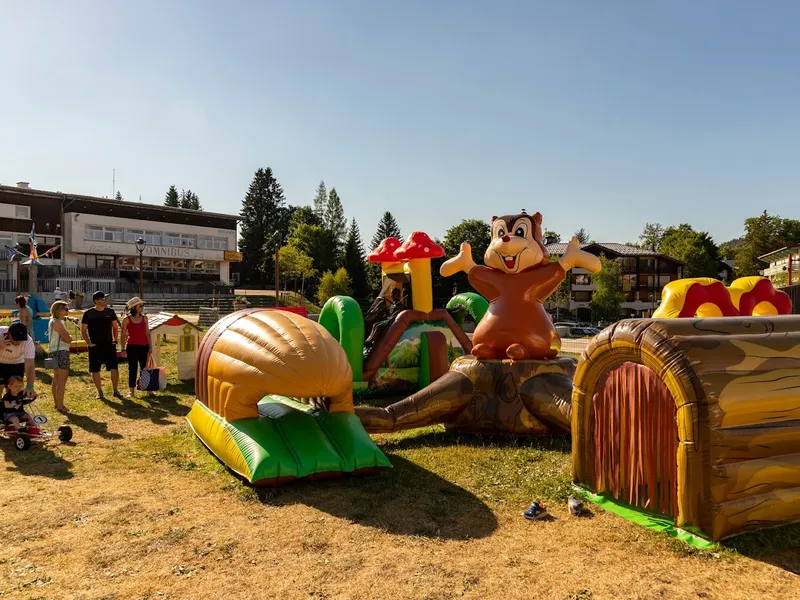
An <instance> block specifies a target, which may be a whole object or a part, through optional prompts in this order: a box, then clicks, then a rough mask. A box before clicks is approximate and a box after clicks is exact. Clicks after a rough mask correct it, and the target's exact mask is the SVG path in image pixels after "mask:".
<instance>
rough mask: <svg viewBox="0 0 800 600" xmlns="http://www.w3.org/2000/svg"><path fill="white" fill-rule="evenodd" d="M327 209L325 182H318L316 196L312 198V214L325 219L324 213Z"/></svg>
mask: <svg viewBox="0 0 800 600" xmlns="http://www.w3.org/2000/svg"><path fill="white" fill-rule="evenodd" d="M327 207H328V192H327V190H326V189H325V182H324V181H320V182H319V187H318V188H317V195H316V196H314V212H315V213H316V215H317V216H318V217H319V218H320V220H324V219H325V211H326V209H327Z"/></svg>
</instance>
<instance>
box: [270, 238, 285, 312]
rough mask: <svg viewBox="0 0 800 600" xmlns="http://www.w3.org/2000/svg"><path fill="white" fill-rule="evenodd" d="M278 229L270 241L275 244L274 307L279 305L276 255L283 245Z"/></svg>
mask: <svg viewBox="0 0 800 600" xmlns="http://www.w3.org/2000/svg"><path fill="white" fill-rule="evenodd" d="M282 233H283V232H282V231H281V230H280V229H276V230H275V233H273V234H272V239H273V240H275V241H276V244H275V306H280V305H281V291H280V289H281V288H280V267H279V266H278V254H279V253H280V250H281V244H282V243H283V235H282Z"/></svg>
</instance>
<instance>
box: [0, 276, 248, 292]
mask: <svg viewBox="0 0 800 600" xmlns="http://www.w3.org/2000/svg"><path fill="white" fill-rule="evenodd" d="M17 285H18V284H17V280H16V279H0V293H15V292H16V291H17V289H20V290H22V292H23V293H26V294H27V293H28V278H27V277H22V278H21V279H20V282H19V288H17ZM56 286H58V287H59V288H60V289H61V291H62V292H68V291H69V290H74V291H76V292H78V291H80V292H83V293H84V294H86V295H89V296H90V295H91V294H93V293H94V292H96V291H98V290H99V291H101V292H104V293H106V294H112V295H114V294H116V295H130V296H135V295H137V294H138V293H139V282H138V281H125V280H101V279H91V280H89V279H63V278H62V279H59V280H58V281H56V280H55V279H37V281H36V289H37V291H38V292H39V293H45V294H52V293H53V292H54V291H55V289H56ZM144 293H145V294H147V295H148V296H152V295H207V296H232V295H233V287H231V286H228V285H224V284H221V283H219V282H212V281H198V282H194V283H179V282H171V281H164V282H157V281H145V282H144Z"/></svg>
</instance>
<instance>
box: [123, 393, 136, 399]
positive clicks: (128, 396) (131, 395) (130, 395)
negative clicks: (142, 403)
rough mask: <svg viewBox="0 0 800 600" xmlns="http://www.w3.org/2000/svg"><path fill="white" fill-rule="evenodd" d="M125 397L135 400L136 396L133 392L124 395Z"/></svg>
mask: <svg viewBox="0 0 800 600" xmlns="http://www.w3.org/2000/svg"><path fill="white" fill-rule="evenodd" d="M125 397H126V398H136V396H135V395H134V393H133V392H128V393H127V394H125Z"/></svg>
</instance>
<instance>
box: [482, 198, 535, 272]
mask: <svg viewBox="0 0 800 600" xmlns="http://www.w3.org/2000/svg"><path fill="white" fill-rule="evenodd" d="M537 214H538V213H537ZM540 218H541V217H540ZM536 233H537V227H536V224H535V223H534V221H533V220H532V219H531V217H530V216H529V215H527V214H524V213H523V214H520V215H513V216H510V217H496V218H495V219H493V220H492V241H491V242H490V244H489V248H488V249H487V250H486V254H485V255H484V256H483V262H484V263H485V264H486V266H487V267H491V268H493V269H498V270H500V271H505V272H506V273H519V272H521V271H524V270H525V269H529V268H531V267H535V266H536V265H538V264H540V263H541V262H542V261H543V260H544V259H545V253H544V249H543V247H542V245H541V243H540V242H539V240H537V239H536Z"/></svg>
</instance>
